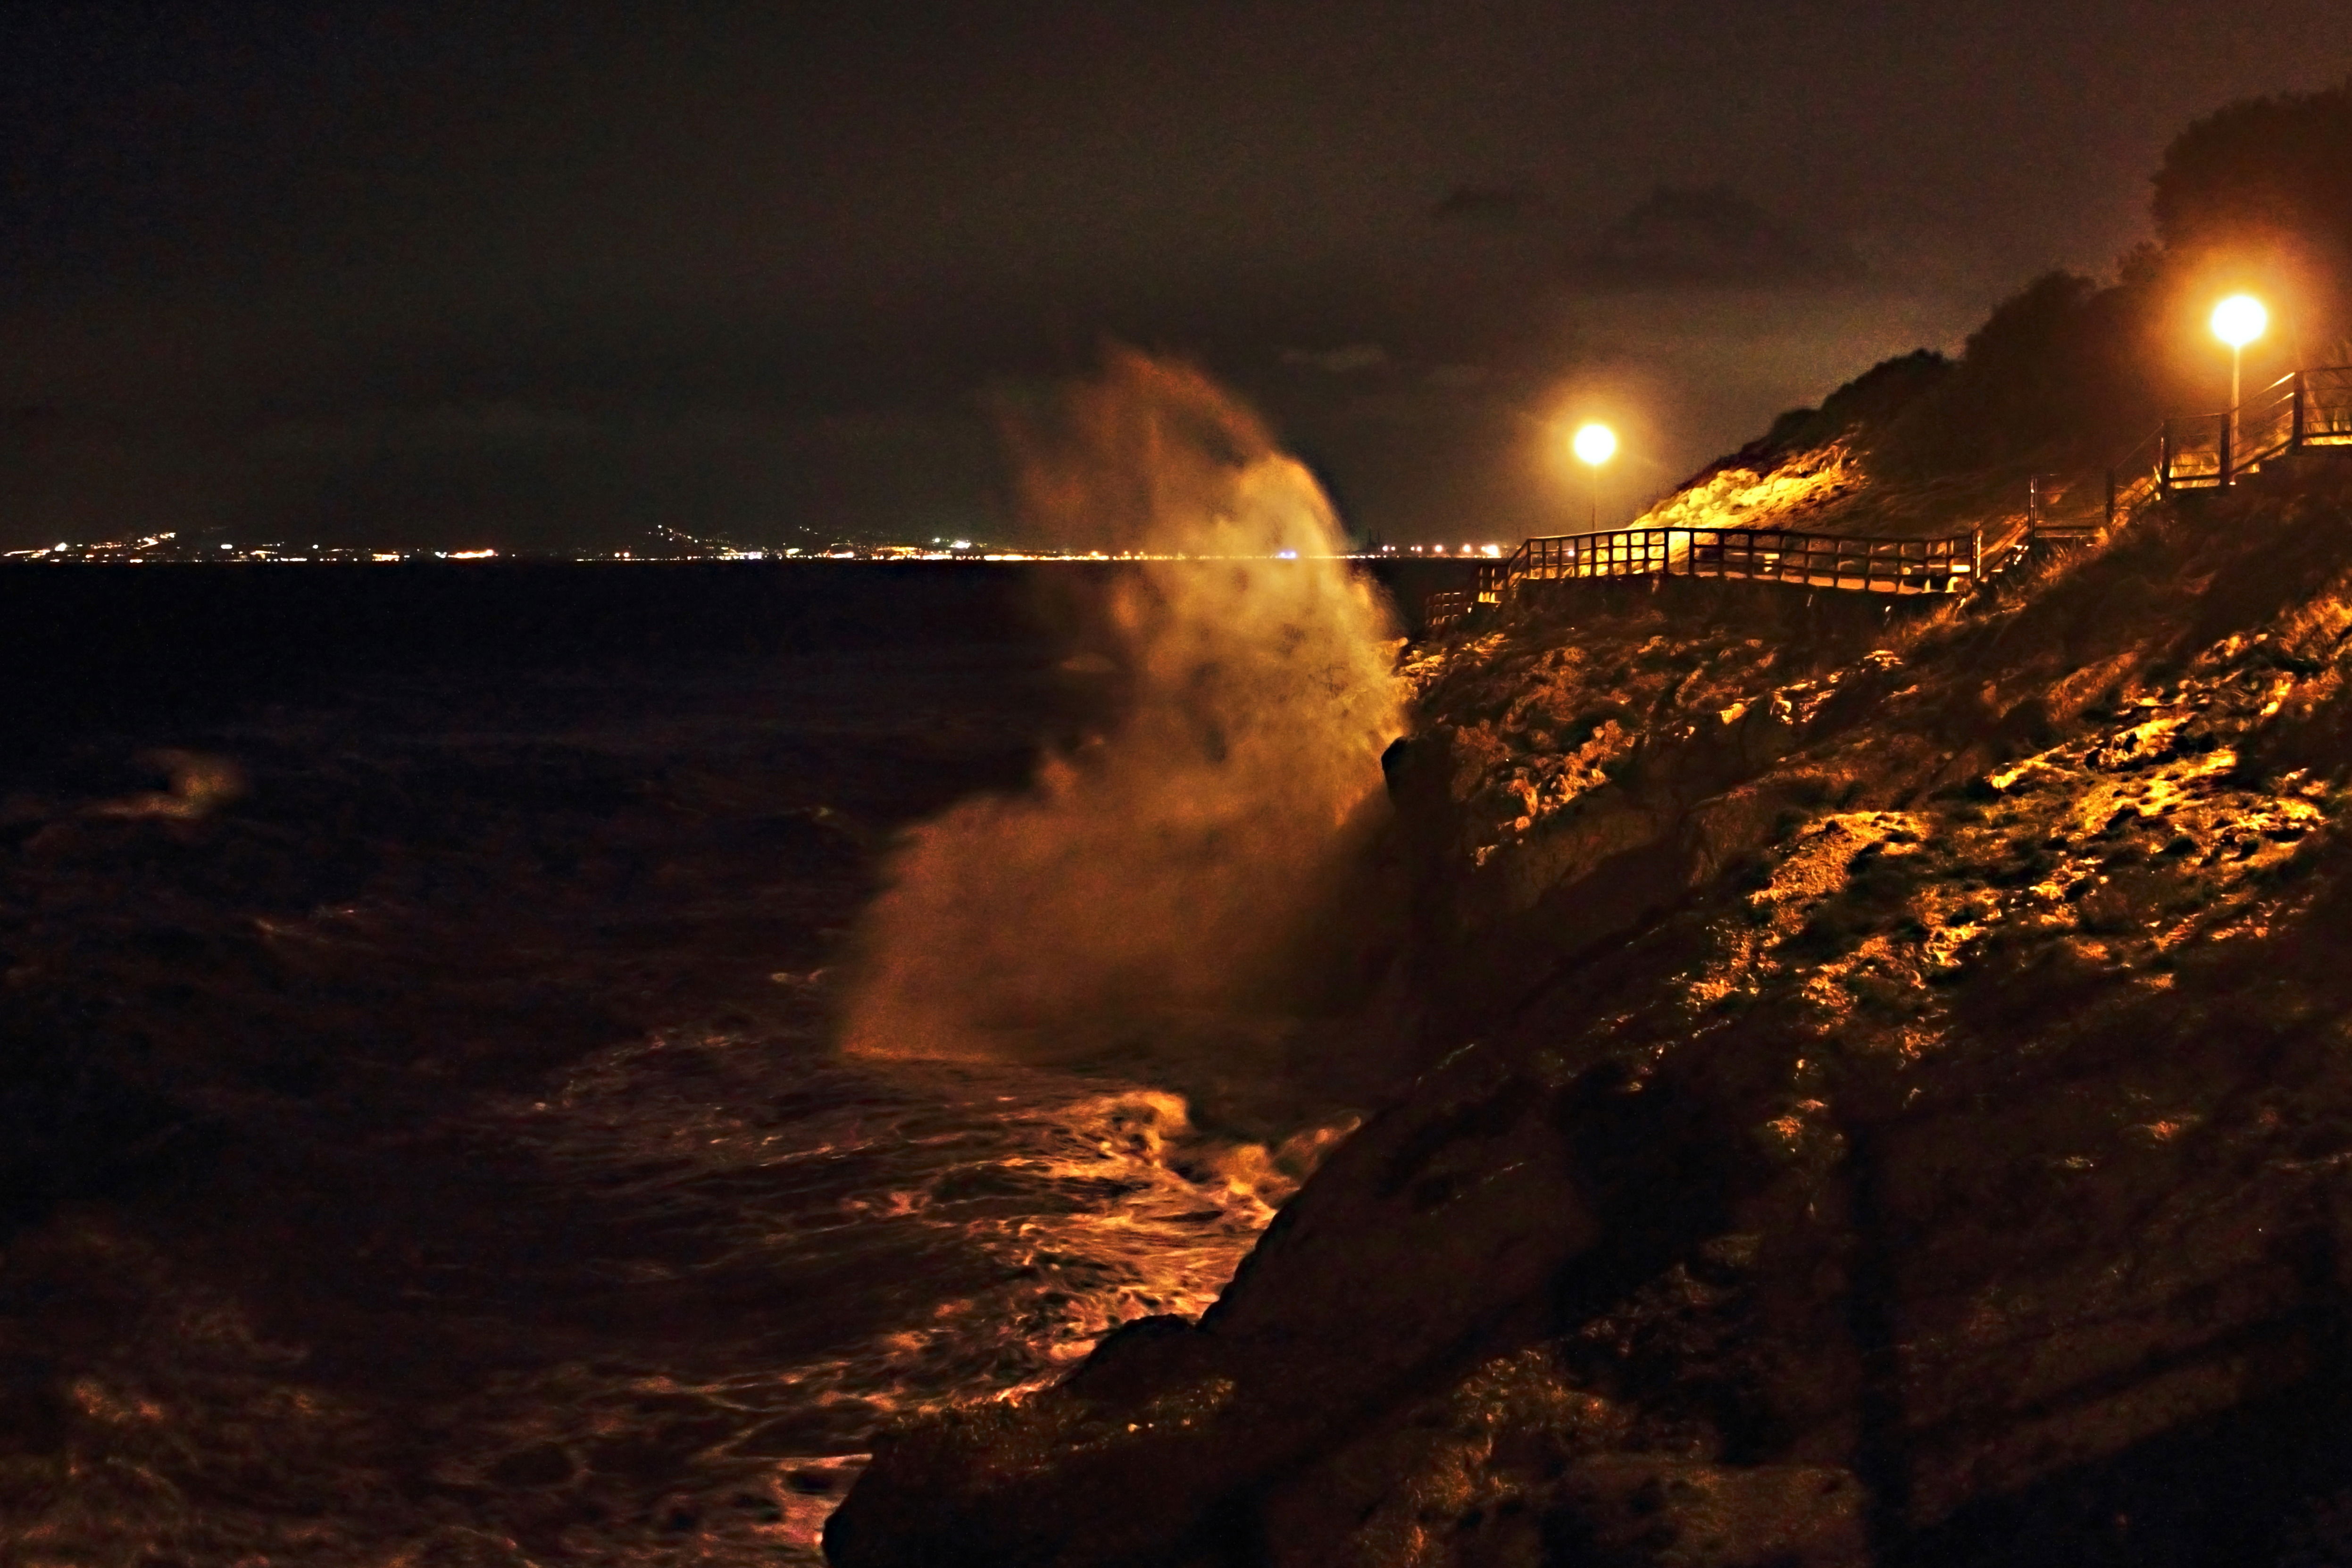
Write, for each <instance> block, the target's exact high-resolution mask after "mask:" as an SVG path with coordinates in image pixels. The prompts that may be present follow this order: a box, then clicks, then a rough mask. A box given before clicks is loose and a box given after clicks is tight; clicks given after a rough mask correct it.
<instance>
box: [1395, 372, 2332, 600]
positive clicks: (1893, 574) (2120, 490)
mask: <svg viewBox="0 0 2352 1568" xmlns="http://www.w3.org/2000/svg"><path fill="white" fill-rule="evenodd" d="M2331 449H2332V450H2338V451H2344V452H2347V453H2352V365H2333V366H2328V367H2326V368H2324V369H2318V370H2299V371H2294V372H2293V373H2291V374H2286V375H2284V376H2281V377H2280V378H2279V379H2278V380H2277V381H2275V382H2273V383H2272V384H2270V385H2269V386H2266V387H2264V388H2263V389H2262V391H2260V392H2258V393H2256V394H2254V395H2253V396H2252V397H2250V398H2247V399H2245V400H2244V401H2243V402H2242V403H2241V404H2240V405H2239V406H2238V407H2237V408H2236V409H2234V410H2231V411H2229V412H2225V413H2221V414H2201V415H2194V416H2189V417H2186V418H2180V419H2170V420H2167V421H2166V422H2165V424H2164V427H2163V428H2162V429H2160V430H2158V431H2157V432H2156V433H2155V434H2154V435H2152V436H2150V437H2148V438H2147V440H2146V441H2143V442H2141V443H2140V445H2139V446H2138V447H2136V448H2134V449H2133V451H2132V452H2131V453H2130V455H2129V456H2127V457H2126V458H2124V459H2123V461H2122V462H2120V463H2118V464H2116V466H2115V467H2113V468H2109V469H2108V470H2107V474H2106V497H2105V500H2106V506H2105V512H2104V521H2101V514H2100V513H2099V512H2097V511H2090V512H2087V513H2086V512H2085V511H2084V510H2083V509H2082V508H2081V507H2079V506H2077V505H2074V504H2069V505H2067V506H2065V507H2064V508H2063V510H2062V509H2060V508H2059V507H2056V506H2053V504H2052V501H2053V497H2058V496H2063V495H2064V493H2065V492H2064V491H2063V489H2059V488H2058V487H2057V486H2056V485H2055V484H2054V482H2053V481H2054V477H2045V476H2042V475H2036V476H2033V477H2032V478H2031V479H2028V480H2027V481H2026V485H2027V489H2026V510H2025V529H2024V531H2023V533H2022V535H2021V536H2018V537H2016V538H2014V539H2012V540H2011V542H2010V543H2008V544H2007V545H2005V546H2003V547H2002V549H2001V550H2000V552H1997V553H1996V555H1995V556H1993V557H1990V558H1989V557H1988V556H1987V555H1986V552H1985V548H1984V534H1983V531H1981V530H1979V531H1976V532H1973V533H1964V534H1954V535H1951V536H1949V537H1947V538H1941V539H1856V538H1850V537H1847V536H1845V535H1842V534H1830V533H1798V532H1792V531H1787V530H1781V529H1747V528H1629V529H1618V530H1614V531H1606V532H1595V533H1563V534H1553V535H1549V536H1546V537H1543V538H1538V539H1530V540H1527V541H1525V542H1522V543H1521V544H1520V546H1519V547H1518V548H1517V550H1515V551H1513V552H1511V554H1510V556H1509V557H1508V558H1507V559H1506V560H1502V561H1487V562H1481V563H1479V565H1478V569H1477V579H1476V583H1475V586H1474V587H1472V588H1471V589H1470V590H1469V591H1467V592H1466V593H1465V592H1460V591H1449V592H1446V593H1443V594H1433V595H1430V597H1429V599H1428V600H1427V602H1426V604H1425V606H1424V610H1423V624H1424V626H1427V628H1428V629H1429V630H1430V631H1433V632H1435V631H1441V630H1444V628H1446V627H1448V626H1454V625H1455V624H1457V623H1459V622H1460V621H1462V620H1463V619H1464V618H1465V617H1466V616H1469V615H1470V614H1471V613H1472V612H1474V611H1475V610H1476V609H1477V608H1478V607H1479V606H1480V605H1499V604H1501V603H1502V601H1503V599H1504V597H1505V595H1507V594H1508V593H1509V592H1510V590H1511V588H1512V587H1513V586H1514V585H1516V584H1519V583H1525V582H1551V581H1557V580H1560V579H1564V578H1582V577H1649V576H1664V577H1731V578H1741V577H1744V578H1754V579H1759V580H1763V581H1769V582H1780V583H1801V584H1806V585H1807V586H1809V587H1817V588H1840V589H1845V590H1848V591H1851V592H1857V593H1872V594H1903V595H1912V594H1954V593H1966V592H1968V591H1969V589H1971V588H1973V587H1975V586H1976V585H1977V584H1979V583H1981V582H1983V581H1985V579H1986V578H1987V577H1988V576H1989V575H1990V574H1992V573H1993V572H1995V571H1997V570H1998V569H1999V568H2000V567H2001V566H2004V565H2007V564H2009V563H2011V562H2013V561H2015V560H2018V559H2021V558H2022V557H2023V555H2024V553H2025V552H2027V551H2029V550H2031V549H2032V548H2033V547H2035V546H2041V545H2056V544H2070V543H2084V542H2091V541H2093V540H2095V539H2097V538H2099V537H2100V536H2101V535H2102V534H2104V533H2105V532H2108V531H2113V530H2114V529H2116V528H2118V527H2120V526H2122V525H2123V524H2124V523H2126V522H2128V521H2131V519H2132V518H2133V517H2134V516H2135V515H2136V514H2137V513H2138V512H2139V511H2140V510H2142V509H2144V508H2146V507H2147V506H2149V505H2152V504H2154V503H2155V502H2157V501H2159V500H2166V499H2168V498H2169V497H2170V496H2171V495H2172V494H2173V493H2174V492H2175V491H2178V490H2196V489H2227V488H2229V487H2230V486H2231V485H2233V484H2235V483H2237V482H2238V481H2239V480H2240V479H2243V478H2245V477H2246V476H2247V475H2249V474H2252V473H2253V472H2254V471H2255V470H2256V469H2257V468H2260V467H2261V466H2262V465H2263V464H2264V463H2267V462H2272V461H2274V460H2276V459H2277V458H2281V457H2284V456H2286V455H2289V454H2293V453H2298V452H2309V451H2324V450H2331ZM2095 472H2096V471H2095V470H2094V474H2095ZM2085 499H2086V500H2088V503H2089V505H2090V506H2091V507H2093V508H2095V507H2097V505H2098V499H2099V498H2098V496H2097V493H2096V492H2095V491H2094V492H2093V493H2092V494H2091V495H2090V496H2089V497H2087V498H2085Z"/></svg>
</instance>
